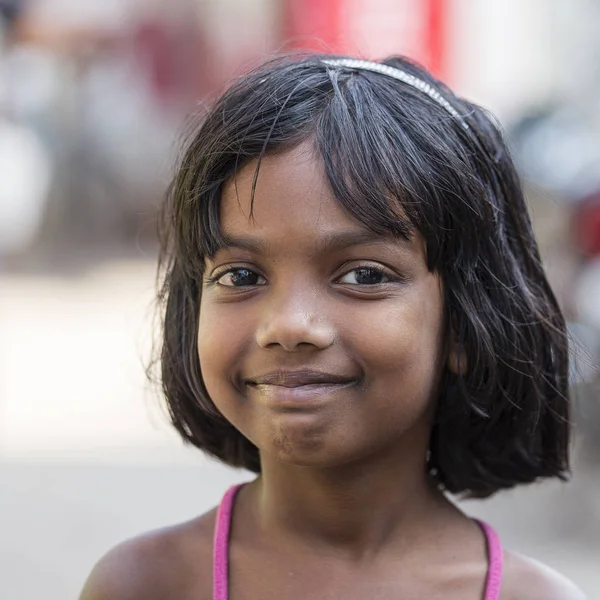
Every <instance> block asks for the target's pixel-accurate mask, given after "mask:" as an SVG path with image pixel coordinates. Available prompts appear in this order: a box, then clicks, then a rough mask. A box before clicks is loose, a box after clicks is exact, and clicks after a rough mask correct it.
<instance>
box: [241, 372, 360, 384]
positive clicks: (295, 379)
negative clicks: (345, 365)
mask: <svg viewBox="0 0 600 600" xmlns="http://www.w3.org/2000/svg"><path fill="white" fill-rule="evenodd" d="M354 381H356V379H355V378H353V377H347V376H344V375H336V374H333V373H324V372H322V371H272V372H270V373H265V374H263V375H260V376H258V377H252V378H249V379H247V380H246V384H247V385H278V386H281V387H289V388H294V387H301V386H306V385H341V384H348V383H352V382H354Z"/></svg>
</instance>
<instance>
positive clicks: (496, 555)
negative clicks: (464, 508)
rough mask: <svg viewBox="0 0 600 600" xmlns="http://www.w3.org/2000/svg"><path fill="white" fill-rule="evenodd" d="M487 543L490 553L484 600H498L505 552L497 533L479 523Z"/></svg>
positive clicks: (481, 522) (484, 524)
mask: <svg viewBox="0 0 600 600" xmlns="http://www.w3.org/2000/svg"><path fill="white" fill-rule="evenodd" d="M477 523H478V524H479V526H480V527H481V529H482V530H483V533H484V534H485V539H486V542H487V551H488V565H489V566H488V576H487V582H486V586H485V598H484V600H498V599H499V598H500V587H501V585H502V569H503V566H504V551H503V550H502V544H501V543H500V538H499V537H498V534H497V533H496V531H495V530H494V529H493V528H492V527H491V526H490V525H488V524H487V523H484V522H483V521H477Z"/></svg>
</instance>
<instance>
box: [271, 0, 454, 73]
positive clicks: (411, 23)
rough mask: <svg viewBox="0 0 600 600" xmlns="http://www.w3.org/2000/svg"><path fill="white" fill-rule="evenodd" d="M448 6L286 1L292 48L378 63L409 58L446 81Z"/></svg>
mask: <svg viewBox="0 0 600 600" xmlns="http://www.w3.org/2000/svg"><path fill="white" fill-rule="evenodd" d="M447 11H448V0H284V8H283V30H282V34H283V41H284V42H286V46H287V47H290V46H291V47H292V48H296V49H302V50H317V51H321V52H323V51H331V52H334V53H340V54H351V55H357V56H363V57H366V58H372V59H378V58H383V57H384V56H387V55H390V54H404V55H406V56H408V57H410V58H412V59H413V60H416V61H417V62H419V63H421V64H422V65H424V66H425V67H427V68H428V69H429V70H431V71H432V72H433V73H434V74H435V75H436V76H437V77H440V78H442V79H446V78H447V75H448V73H447V64H446V55H447V45H448V44H447V42H448V40H447V18H448V13H447Z"/></svg>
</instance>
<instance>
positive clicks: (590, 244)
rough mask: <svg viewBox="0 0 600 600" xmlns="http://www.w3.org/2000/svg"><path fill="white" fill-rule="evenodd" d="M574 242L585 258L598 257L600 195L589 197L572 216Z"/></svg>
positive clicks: (599, 246) (599, 248)
mask: <svg viewBox="0 0 600 600" xmlns="http://www.w3.org/2000/svg"><path fill="white" fill-rule="evenodd" d="M573 230H574V237H575V242H576V243H577V245H578V246H579V248H580V249H581V250H582V251H583V253H584V254H585V255H587V256H600V193H598V194H596V195H593V196H590V197H589V198H587V199H586V200H584V201H583V202H582V203H581V204H579V205H578V206H577V208H576V209H575V213H574V215H573Z"/></svg>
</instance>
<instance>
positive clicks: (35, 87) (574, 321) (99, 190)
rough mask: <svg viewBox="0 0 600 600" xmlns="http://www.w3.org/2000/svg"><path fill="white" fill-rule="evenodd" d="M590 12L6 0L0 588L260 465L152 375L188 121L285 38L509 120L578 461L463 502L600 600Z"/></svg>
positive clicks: (82, 569)
mask: <svg viewBox="0 0 600 600" xmlns="http://www.w3.org/2000/svg"><path fill="white" fill-rule="evenodd" d="M324 6H327V8H328V10H323V7H324ZM599 22H600V2H598V1H597V0H570V1H569V2H563V1H562V0H530V1H529V2H519V1H518V0H508V1H506V2H480V1H479V0H457V1H452V2H451V1H450V0H368V1H367V0H328V1H327V2H326V3H324V2H323V1H322V0H281V1H277V2H276V1H275V0H219V2H211V1H209V0H173V1H172V2H170V3H168V4H167V3H160V2H155V1H154V0H118V1H114V2H111V1H108V2H107V1H106V0H87V1H86V2H77V1H75V0H0V531H1V532H2V535H1V536H0V600H34V599H35V600H41V599H43V600H65V599H76V598H77V596H78V593H79V590H80V589H81V587H82V585H83V582H84V580H85V578H86V576H87V574H88V573H89V571H90V569H91V568H92V566H93V564H94V563H95V562H96V561H97V560H98V559H99V558H100V556H102V555H103V554H104V553H105V552H106V551H107V550H108V549H109V548H111V547H112V546H114V545H115V544H117V543H119V542H120V541H122V540H124V539H126V538H128V537H131V536H133V535H137V534H139V533H141V532H144V531H147V530H148V529H153V528H157V527H161V526H164V525H168V524H171V523H175V522H178V521H181V520H185V519H189V518H192V517H194V516H196V515H198V514H200V513H202V512H204V511H205V510H207V509H209V508H211V507H212V506H214V505H215V504H216V503H217V502H218V501H219V499H220V497H221V495H222V493H223V492H224V491H225V489H226V488H227V487H228V486H229V485H230V484H231V483H233V482H236V481H241V480H245V479H248V478H250V477H251V475H249V474H248V473H244V472H236V471H233V470H230V469H226V468H224V467H222V466H220V465H219V464H217V463H216V462H214V461H211V460H209V459H207V458H206V457H204V456H203V455H202V454H200V453H199V452H198V451H194V450H191V449H188V448H185V447H183V445H182V443H181V442H180V440H179V439H178V438H177V436H176V435H175V433H174V432H173V431H172V430H171V427H170V426H169V424H168V419H167V417H166V415H165V412H164V410H163V408H162V407H161V403H160V398H159V396H158V394H157V393H156V391H155V390H153V389H151V387H150V385H149V384H148V383H147V381H146V377H145V371H144V369H145V365H146V364H147V361H148V357H149V354H150V350H151V343H152V340H151V338H152V331H153V316H154V307H153V305H152V302H153V298H154V285H155V279H154V278H155V264H156V247H157V243H156V242H157V240H156V236H155V230H156V225H157V219H156V217H157V209H158V207H159V205H160V203H161V202H162V199H163V197H164V192H165V188H166V186H167V183H168V181H169V179H170V177H171V171H172V165H173V163H174V162H175V160H174V159H175V155H176V154H177V152H178V149H179V141H178V140H180V138H181V136H182V135H183V134H184V133H185V131H187V125H188V123H187V122H185V117H186V115H189V114H190V113H193V114H194V115H196V116H197V115H198V113H200V114H202V110H203V106H204V105H205V104H207V103H210V101H211V99H212V98H214V97H215V94H216V93H217V92H218V91H219V90H222V89H223V86H225V85H227V82H231V81H232V80H233V79H234V78H235V77H236V76H237V75H238V74H240V73H242V72H243V71H246V70H248V69H249V68H251V67H252V66H255V65H257V64H258V63H259V62H262V61H264V60H265V59H266V58H268V57H270V56H273V55H274V54H275V53H278V52H282V51H285V52H287V51H290V50H291V51H293V50H301V51H307V50H308V51H310V50H318V51H324V52H334V51H335V52H341V53H348V54H352V55H356V56H360V57H365V58H372V59H377V60H378V59H381V58H383V57H385V56H389V55H391V54H403V55H406V56H408V57H410V58H411V59H412V60H415V61H417V62H419V63H421V64H423V65H425V66H426V67H427V68H429V69H430V70H431V71H432V73H433V74H434V75H435V76H437V77H439V78H440V79H442V80H443V81H446V82H448V83H449V84H450V85H451V87H453V88H454V89H455V90H456V91H457V92H458V93H459V94H460V95H463V96H464V97H466V98H468V99H470V100H474V101H475V102H477V103H478V104H481V105H483V106H485V107H486V108H489V109H491V110H492V111H493V112H494V113H495V114H496V115H497V116H498V117H499V118H500V120H501V122H502V124H503V126H504V127H505V129H506V130H507V136H508V138H509V141H510V142H511V146H512V147H513V148H514V155H515V160H516V163H517V165H518V167H519V170H520V172H521V174H522V176H523V179H524V183H525V188H526V195H527V198H528V202H529V205H530V207H531V212H532V218H533V225H534V228H535V230H536V236H537V238H538V242H539V246H540V250H541V254H542V256H543V260H544V263H545V266H546V268H547V270H548V275H549V280H550V283H551V285H552V287H553V289H554V291H555V293H556V295H557V297H558V300H559V302H560V304H561V306H562V307H563V309H564V312H565V315H566V318H567V320H568V322H569V329H570V330H571V331H572V333H573V334H574V335H575V336H576V337H577V338H578V339H579V340H580V342H581V346H582V347H584V348H585V350H583V351H581V352H579V351H578V350H577V351H575V352H574V358H575V359H576V360H574V361H573V363H574V367H573V369H572V381H573V383H574V384H575V385H576V386H578V387H579V390H580V391H581V394H579V396H578V399H577V402H576V406H575V415H576V417H575V420H576V423H577V427H578V431H579V433H578V434H577V435H576V436H575V445H574V453H573V456H574V463H575V468H574V478H573V481H572V482H571V483H569V484H567V485H562V484H558V483H554V482H553V483H549V484H542V485H536V486H532V487H530V488H527V489H521V490H519V491H517V492H514V493H505V494H500V495H499V496H498V497H497V498H494V499H493V500H490V501H486V502H483V503H482V502H467V503H465V505H464V508H465V510H466V511H467V512H469V513H471V514H472V515H473V516H478V517H481V518H483V519H485V520H487V521H489V522H490V523H491V524H492V525H494V526H495V527H496V528H497V529H498V530H499V532H500V535H501V537H502V539H503V542H504V543H505V545H506V546H508V547H509V548H512V549H513V550H517V551H522V552H524V553H527V554H529V555H531V556H533V557H535V558H538V559H539V560H541V561H544V562H547V563H548V564H550V565H551V566H553V567H555V568H556V569H558V570H559V571H561V572H563V573H564V574H565V575H567V576H569V577H571V578H572V579H573V580H574V581H575V582H576V583H577V584H579V585H580V586H581V587H582V588H583V589H584V590H585V591H586V592H587V593H588V595H589V598H590V599H591V600H593V599H595V598H598V599H600V569H599V568H598V567H599V565H600V442H599V441H598V440H600V402H599V401H598V400H599V396H600V394H599V393H598V390H599V389H600V381H599V380H600V369H599V368H598V364H599V363H600V110H599V107H600V61H599V60H598V57H600V36H598V27H597V25H598V23H599ZM507 39H510V44H507V43H506V41H507Z"/></svg>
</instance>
